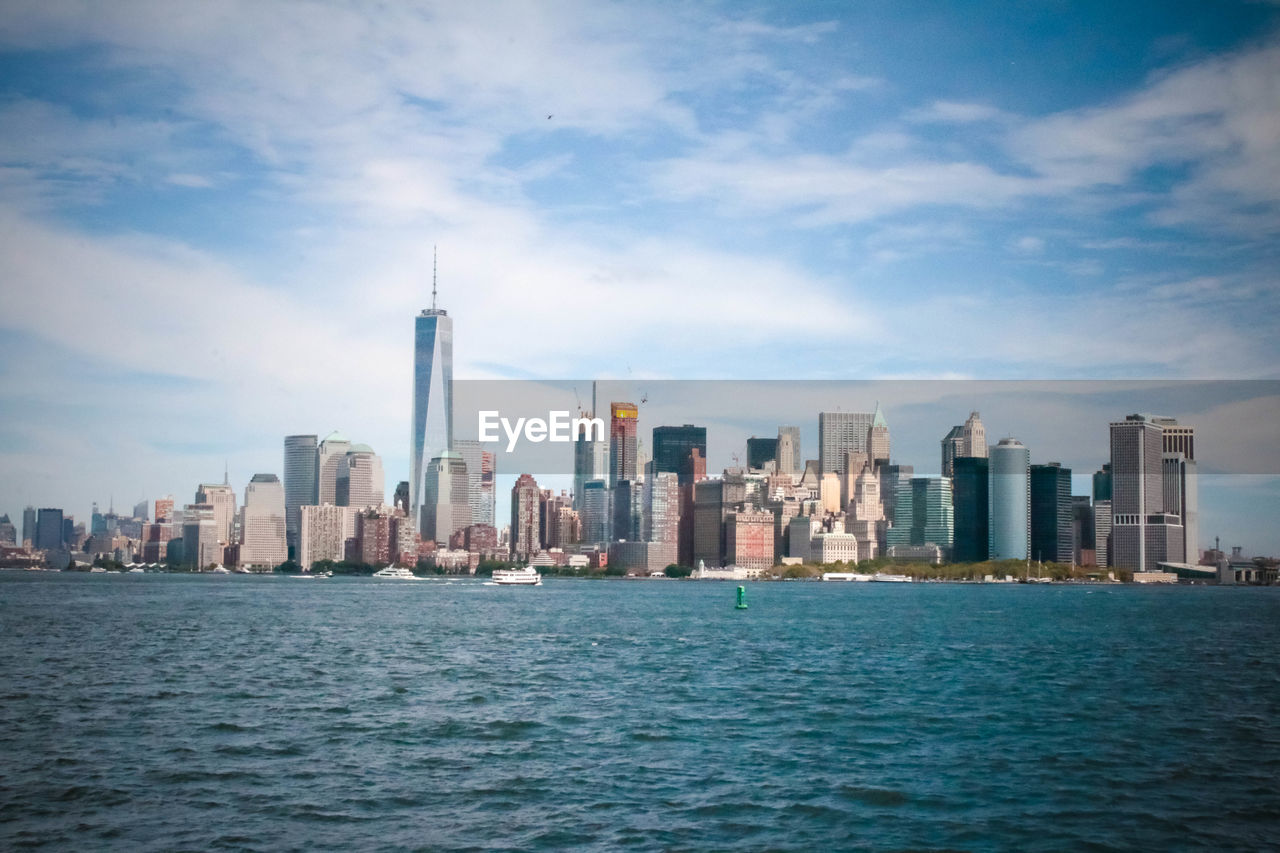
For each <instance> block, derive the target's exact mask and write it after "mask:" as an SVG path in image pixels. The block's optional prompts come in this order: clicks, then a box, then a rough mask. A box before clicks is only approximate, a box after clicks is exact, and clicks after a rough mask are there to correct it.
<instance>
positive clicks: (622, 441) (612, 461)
mask: <svg viewBox="0 0 1280 853" xmlns="http://www.w3.org/2000/svg"><path fill="white" fill-rule="evenodd" d="M609 413H610V419H609V477H610V479H609V483H610V485H613V486H616V485H617V484H618V483H620V482H622V481H623V480H635V479H637V477H638V475H639V473H640V470H639V468H638V466H637V464H636V452H637V447H636V428H637V426H638V425H639V421H638V418H639V417H640V410H639V409H637V408H636V404H635V403H616V402H615V403H611V404H610V406H609Z"/></svg>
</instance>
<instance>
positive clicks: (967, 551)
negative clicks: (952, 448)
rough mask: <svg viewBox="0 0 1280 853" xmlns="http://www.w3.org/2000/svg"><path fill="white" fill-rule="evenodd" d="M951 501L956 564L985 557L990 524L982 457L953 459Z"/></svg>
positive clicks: (984, 467)
mask: <svg viewBox="0 0 1280 853" xmlns="http://www.w3.org/2000/svg"><path fill="white" fill-rule="evenodd" d="M953 465H954V474H953V475H952V483H953V484H954V485H953V486H952V497H951V500H952V504H953V505H954V507H955V522H956V544H955V550H954V552H953V556H952V559H953V560H955V561H956V562H957V563H981V562H982V561H983V560H986V559H987V553H988V551H987V549H988V547H989V545H990V543H989V542H988V541H987V540H988V538H989V536H990V530H989V527H990V524H989V516H988V514H987V513H988V512H989V511H990V507H989V506H988V505H987V501H988V497H987V488H988V486H989V482H988V465H989V460H987V459H986V458H985V457H975V456H958V457H956V458H955V459H954V460H953Z"/></svg>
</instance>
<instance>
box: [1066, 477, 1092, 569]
mask: <svg viewBox="0 0 1280 853" xmlns="http://www.w3.org/2000/svg"><path fill="white" fill-rule="evenodd" d="M1096 539H1097V536H1096V532H1095V530H1094V524H1093V501H1092V500H1091V499H1090V498H1089V496H1088V495H1072V496H1071V540H1072V542H1073V544H1074V553H1073V556H1074V559H1075V562H1076V565H1080V566H1096V565H1097V564H1098V548H1097V542H1096Z"/></svg>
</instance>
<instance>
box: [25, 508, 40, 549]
mask: <svg viewBox="0 0 1280 853" xmlns="http://www.w3.org/2000/svg"><path fill="white" fill-rule="evenodd" d="M28 543H30V544H31V545H32V547H39V546H37V545H36V508H35V507H33V506H29V507H26V508H24V509H23V510H22V544H23V545H26V544H28Z"/></svg>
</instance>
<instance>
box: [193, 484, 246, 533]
mask: <svg viewBox="0 0 1280 853" xmlns="http://www.w3.org/2000/svg"><path fill="white" fill-rule="evenodd" d="M196 503H197V504H208V505H210V506H212V507H213V521H214V524H216V525H217V531H218V532H217V536H218V542H220V543H221V544H223V545H227V544H228V543H230V542H231V541H232V540H233V538H234V536H233V534H234V533H235V522H236V493H235V491H234V490H232V488H231V485H230V484H229V483H226V482H222V483H201V484H200V487H199V488H198V489H196Z"/></svg>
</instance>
